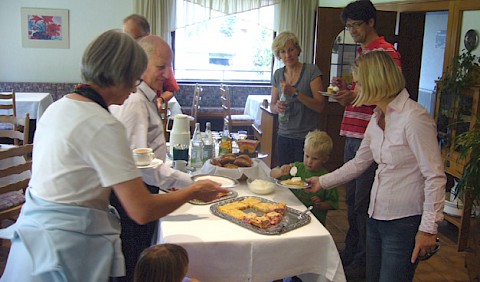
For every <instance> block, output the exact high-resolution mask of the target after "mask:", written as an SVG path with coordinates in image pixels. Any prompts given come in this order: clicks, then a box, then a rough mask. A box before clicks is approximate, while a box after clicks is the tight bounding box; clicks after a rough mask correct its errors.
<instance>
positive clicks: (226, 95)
mask: <svg viewBox="0 0 480 282" xmlns="http://www.w3.org/2000/svg"><path fill="white" fill-rule="evenodd" d="M220 101H221V102H222V110H223V122H224V123H225V122H228V130H229V131H230V132H232V126H233V125H232V112H231V110H230V87H228V86H227V85H225V84H223V83H222V84H220Z"/></svg>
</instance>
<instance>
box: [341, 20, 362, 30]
mask: <svg viewBox="0 0 480 282" xmlns="http://www.w3.org/2000/svg"><path fill="white" fill-rule="evenodd" d="M364 23H365V22H364V21H361V22H354V23H352V24H346V25H345V30H350V29H358V28H360V27H361V26H362V24H364Z"/></svg>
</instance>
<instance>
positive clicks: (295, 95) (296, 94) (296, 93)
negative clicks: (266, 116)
mask: <svg viewBox="0 0 480 282" xmlns="http://www.w3.org/2000/svg"><path fill="white" fill-rule="evenodd" d="M297 96H298V90H297V89H295V93H293V95H292V97H297Z"/></svg>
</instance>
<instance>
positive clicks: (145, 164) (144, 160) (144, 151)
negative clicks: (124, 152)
mask: <svg viewBox="0 0 480 282" xmlns="http://www.w3.org/2000/svg"><path fill="white" fill-rule="evenodd" d="M132 153H133V160H134V161H135V165H136V166H137V168H155V167H158V166H159V165H161V164H163V161H162V160H161V159H157V158H155V154H154V153H153V150H152V149H151V148H137V149H134V150H133V151H132Z"/></svg>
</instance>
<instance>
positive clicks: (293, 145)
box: [277, 135, 305, 166]
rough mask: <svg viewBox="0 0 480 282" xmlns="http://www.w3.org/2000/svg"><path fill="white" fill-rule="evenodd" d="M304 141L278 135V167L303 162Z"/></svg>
mask: <svg viewBox="0 0 480 282" xmlns="http://www.w3.org/2000/svg"><path fill="white" fill-rule="evenodd" d="M304 143H305V139H292V138H288V137H284V136H280V135H278V137H277V146H278V165H279V166H282V165H284V164H290V163H294V162H303V145H304Z"/></svg>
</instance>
